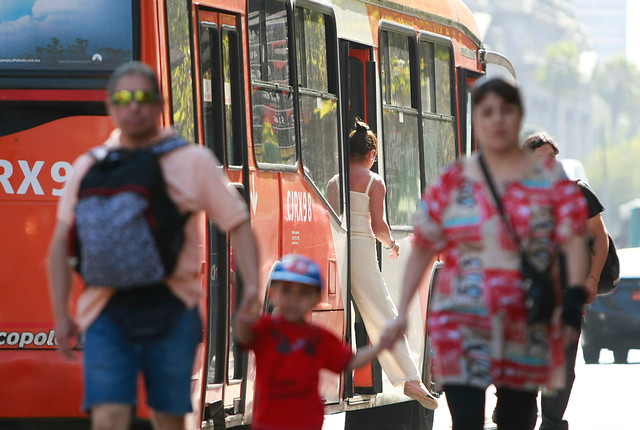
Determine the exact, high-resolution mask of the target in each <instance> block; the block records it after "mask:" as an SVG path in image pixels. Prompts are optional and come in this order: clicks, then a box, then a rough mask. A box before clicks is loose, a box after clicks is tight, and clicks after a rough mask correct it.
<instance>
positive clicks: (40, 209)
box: [0, 116, 112, 417]
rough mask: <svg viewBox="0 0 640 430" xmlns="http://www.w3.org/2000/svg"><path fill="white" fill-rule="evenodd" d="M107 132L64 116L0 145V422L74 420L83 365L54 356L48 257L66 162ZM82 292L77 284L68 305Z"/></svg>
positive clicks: (89, 120)
mask: <svg viewBox="0 0 640 430" xmlns="http://www.w3.org/2000/svg"><path fill="white" fill-rule="evenodd" d="M111 128H112V125H111V123H110V121H109V119H108V118H106V117H97V116H92V117H69V118H63V119H59V120H56V121H52V122H50V123H46V124H43V125H41V126H38V127H35V128H33V129H30V130H26V131H23V132H20V133H15V134H12V135H7V136H4V137H1V138H0V147H2V148H3V156H2V160H0V163H2V166H3V167H4V171H3V172H2V179H1V180H0V181H1V182H2V187H0V190H1V191H0V193H1V194H0V207H1V208H2V209H1V211H2V214H3V222H2V223H1V224H0V237H2V244H3V246H2V247H1V248H0V273H2V276H3V279H4V280H5V281H4V283H3V285H2V302H1V304H0V306H1V307H0V349H2V350H4V351H1V353H0V380H1V381H2V386H3V389H2V390H3V391H4V393H5V394H7V395H3V396H2V397H3V401H2V402H0V416H2V417H30V416H34V415H37V416H39V417H61V416H79V415H80V404H81V397H82V374H81V361H80V360H79V359H78V361H75V362H71V361H68V360H65V359H63V358H62V356H61V355H60V354H59V353H58V352H57V351H55V350H54V349H55V344H54V336H55V330H54V328H55V322H54V319H53V315H52V311H51V303H50V299H49V292H48V287H47V286H48V280H47V253H48V244H49V241H50V240H51V236H52V233H53V229H54V226H55V220H56V216H55V212H56V203H57V199H58V198H59V196H60V194H61V190H62V188H63V187H64V184H65V181H66V179H67V178H68V177H69V175H70V174H71V170H72V169H71V163H73V161H74V160H75V158H76V157H77V156H78V155H80V154H81V153H82V152H84V151H86V150H87V149H89V148H90V147H93V146H96V145H99V144H100V143H101V142H102V141H104V140H105V139H106V137H107V136H108V133H109V131H110V129H111ZM80 290H81V287H80V283H79V282H75V283H74V288H73V302H74V305H73V306H75V300H76V299H77V296H78V294H79V292H80ZM16 341H17V342H16ZM78 357H80V354H78ZM5 390H6V391H5ZM55 393H64V395H63V396H59V395H56V394H55Z"/></svg>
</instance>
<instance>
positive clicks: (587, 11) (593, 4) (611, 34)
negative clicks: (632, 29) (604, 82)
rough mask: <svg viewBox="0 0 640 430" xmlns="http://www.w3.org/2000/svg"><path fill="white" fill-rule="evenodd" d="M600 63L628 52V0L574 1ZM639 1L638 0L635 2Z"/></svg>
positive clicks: (580, 20) (576, 11) (577, 15)
mask: <svg viewBox="0 0 640 430" xmlns="http://www.w3.org/2000/svg"><path fill="white" fill-rule="evenodd" d="M572 1H573V5H574V6H575V13H576V17H577V19H578V21H579V22H580V23H582V24H584V26H585V27H586V28H587V30H588V33H589V34H590V36H591V37H590V42H591V43H592V46H593V49H594V50H595V51H596V52H597V53H598V57H599V61H600V62H604V61H606V60H608V59H609V58H611V57H613V56H615V55H619V54H626V52H627V0H604V1H603V0H572ZM635 1H638V0H635Z"/></svg>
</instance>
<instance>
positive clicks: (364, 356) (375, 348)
mask: <svg viewBox="0 0 640 430" xmlns="http://www.w3.org/2000/svg"><path fill="white" fill-rule="evenodd" d="M392 337H393V336H392V333H391V332H390V330H389V329H386V330H385V331H384V332H383V333H382V336H381V337H380V342H379V343H378V344H376V345H371V346H369V347H366V348H360V349H359V350H358V352H356V354H355V355H354V356H353V358H352V359H351V361H350V362H349V365H348V366H347V369H346V370H347V372H349V371H351V370H354V369H357V368H359V367H362V366H364V365H365V364H367V363H368V362H370V361H371V360H373V359H374V358H375V357H376V356H377V355H378V354H380V353H381V352H382V351H384V350H385V349H389V348H391V347H392V346H393V344H394V343H395V341H394V340H393V339H392Z"/></svg>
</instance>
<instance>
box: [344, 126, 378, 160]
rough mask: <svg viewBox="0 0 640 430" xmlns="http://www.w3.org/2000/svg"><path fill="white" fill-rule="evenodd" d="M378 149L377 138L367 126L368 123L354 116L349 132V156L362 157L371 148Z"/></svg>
mask: <svg viewBox="0 0 640 430" xmlns="http://www.w3.org/2000/svg"><path fill="white" fill-rule="evenodd" d="M372 149H373V150H376V151H377V150H378V139H377V138H376V135H375V134H374V133H373V131H371V129H370V128H369V124H367V123H366V122H364V121H362V120H361V119H360V118H356V122H355V124H354V126H353V130H351V132H350V133H349V150H350V151H351V158H356V159H361V158H364V157H365V156H366V155H367V154H368V153H369V152H370V151H371V150H372Z"/></svg>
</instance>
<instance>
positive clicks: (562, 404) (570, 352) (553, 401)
mask: <svg viewBox="0 0 640 430" xmlns="http://www.w3.org/2000/svg"><path fill="white" fill-rule="evenodd" d="M524 146H525V147H527V148H529V149H531V150H532V151H533V152H534V153H536V154H538V155H540V156H543V157H552V158H556V157H557V155H558V154H559V153H560V151H559V150H558V147H557V146H556V144H555V143H554V141H553V138H552V137H551V136H549V135H547V134H544V133H536V134H533V135H531V136H529V137H528V138H527V139H526V140H525V142H524ZM578 185H579V186H580V189H581V190H582V193H583V194H584V197H585V199H586V200H587V205H588V206H589V219H588V220H587V230H588V233H589V236H590V244H591V265H590V269H589V277H588V279H587V281H586V283H585V287H586V289H587V291H588V293H587V294H588V295H587V301H586V304H591V303H593V301H594V300H595V298H596V294H597V291H598V283H599V281H600V273H601V272H602V267H603V266H604V263H605V261H606V260H607V254H608V252H609V236H608V233H607V228H606V226H605V224H604V221H603V219H602V216H601V215H600V214H601V212H603V211H604V206H602V203H600V200H598V197H596V195H595V194H594V193H593V191H591V189H590V188H589V186H587V184H585V183H584V182H582V181H580V180H578ZM577 351H578V340H577V339H576V341H575V342H571V343H569V344H568V345H566V347H565V360H566V372H567V374H566V384H565V387H564V388H563V389H562V390H559V391H558V392H556V394H555V395H553V396H550V395H544V394H543V395H542V400H541V406H542V424H541V425H540V430H556V429H558V430H560V429H568V428H569V423H568V422H567V420H564V419H563V415H564V412H565V410H566V409H567V404H568V403H569V396H570V394H571V388H572V386H573V381H574V380H575V376H576V375H575V371H574V367H575V364H576V354H577Z"/></svg>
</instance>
